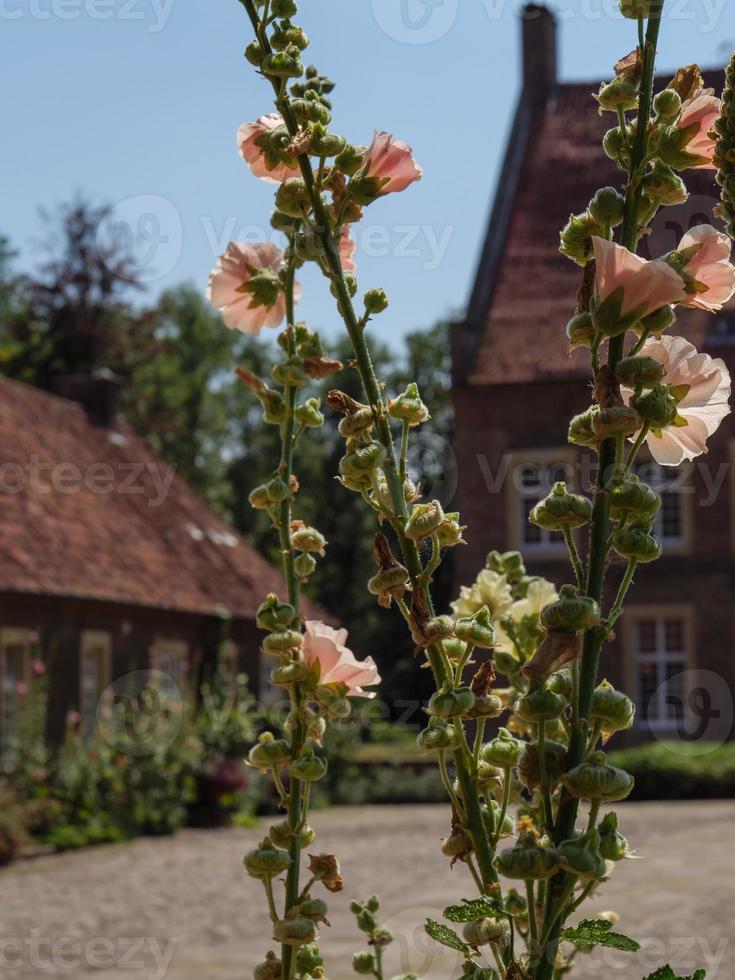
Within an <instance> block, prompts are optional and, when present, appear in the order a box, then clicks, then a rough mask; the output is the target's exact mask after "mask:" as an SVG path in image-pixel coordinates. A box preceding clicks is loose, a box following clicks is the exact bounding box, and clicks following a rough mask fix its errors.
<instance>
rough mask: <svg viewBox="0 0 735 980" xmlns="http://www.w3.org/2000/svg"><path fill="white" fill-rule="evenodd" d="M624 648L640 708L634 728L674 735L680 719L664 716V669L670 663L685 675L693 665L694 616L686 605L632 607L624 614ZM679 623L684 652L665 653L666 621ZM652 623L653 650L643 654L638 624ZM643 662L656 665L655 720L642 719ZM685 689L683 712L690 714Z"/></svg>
mask: <svg viewBox="0 0 735 980" xmlns="http://www.w3.org/2000/svg"><path fill="white" fill-rule="evenodd" d="M625 619H626V646H627V649H628V658H627V660H628V667H629V674H630V675H631V676H629V681H630V683H629V687H630V689H631V690H633V691H634V692H635V701H636V704H637V705H638V706H639V710H638V713H637V714H636V721H635V727H636V728H638V729H642V730H643V731H646V730H648V731H652V732H674V731H676V729H677V727H678V725H679V724H680V720H679V718H678V717H677V716H676V715H675V714H667V712H670V711H671V708H670V706H669V705H667V704H666V701H665V699H666V695H667V691H666V687H665V680H664V679H665V676H666V668H667V666H669V665H671V664H676V665H677V666H679V667H680V672H681V673H686V672H687V671H689V670H690V669H691V665H692V663H693V662H694V650H693V613H692V610H691V608H690V607H688V606H649V607H646V606H635V607H632V608H630V609H629V610H628V611H627V612H626V614H625ZM667 620H678V621H679V622H680V623H681V624H682V636H683V638H684V649H683V650H681V651H667V650H666V636H665V631H666V621H667ZM645 621H652V622H653V623H655V631H656V641H655V650H653V651H647V652H642V651H641V650H640V645H639V630H638V625H639V623H641V622H645ZM642 661H646V662H651V663H653V664H655V669H656V690H657V692H658V703H657V710H658V714H657V717H655V718H650V717H649V718H644V717H643V715H642V713H641V710H640V706H641V705H642V704H643V695H642V692H641V689H642V684H641V671H640V664H641V662H642ZM688 693H689V692H688V690H685V691H684V711H685V718H684V719H683V720H682V721H686V714H687V713H688V711H689V699H688Z"/></svg>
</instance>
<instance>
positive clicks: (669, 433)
mask: <svg viewBox="0 0 735 980" xmlns="http://www.w3.org/2000/svg"><path fill="white" fill-rule="evenodd" d="M640 353H641V357H652V358H654V359H655V360H656V361H658V362H659V364H662V365H663V367H664V370H665V372H666V373H665V375H664V383H665V384H668V385H672V386H673V387H674V388H675V389H677V388H678V389H679V394H682V393H683V397H682V398H681V400H680V401H679V415H680V417H681V418H682V419H683V420H684V422H686V425H670V426H668V427H667V428H666V429H664V430H663V431H662V432H661V433H653V432H651V433H649V435H648V438H647V440H646V441H647V443H648V448H649V449H650V450H651V455H652V456H653V458H654V459H655V460H656V462H657V463H660V464H661V465H662V466H678V465H679V464H680V463H682V462H684V460H691V459H695V458H696V457H697V456H701V455H702V453H706V452H707V439H708V438H709V437H710V436H711V435H712V434H713V433H714V432H716V431H717V428H718V427H719V425H720V423H721V422H722V420H723V419H724V418H725V417H726V416H727V415H729V413H730V405H729V399H730V373H729V371H728V370H727V367H726V365H725V362H724V361H723V360H721V359H720V358H717V359H714V358H712V357H710V356H709V354H700V353H699V352H698V351H697V349H696V348H695V347H694V345H693V344H690V343H689V341H688V340H685V339H684V338H683V337H667V336H663V337H662V338H661V339H660V340H655V339H651V340H647V341H646V343H645V344H644V345H643V347H642V348H641V352H640Z"/></svg>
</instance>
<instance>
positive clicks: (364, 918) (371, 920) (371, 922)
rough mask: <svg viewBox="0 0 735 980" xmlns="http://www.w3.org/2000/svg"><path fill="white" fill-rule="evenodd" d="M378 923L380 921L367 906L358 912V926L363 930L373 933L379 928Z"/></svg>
mask: <svg viewBox="0 0 735 980" xmlns="http://www.w3.org/2000/svg"><path fill="white" fill-rule="evenodd" d="M377 925H378V921H377V919H376V918H375V916H374V915H373V913H372V912H371V911H370V909H368V908H365V907H363V908H362V909H360V911H359V912H358V913H357V928H358V929H360V931H361V932H367V933H371V932H373V931H374V930H375V929H376V928H377Z"/></svg>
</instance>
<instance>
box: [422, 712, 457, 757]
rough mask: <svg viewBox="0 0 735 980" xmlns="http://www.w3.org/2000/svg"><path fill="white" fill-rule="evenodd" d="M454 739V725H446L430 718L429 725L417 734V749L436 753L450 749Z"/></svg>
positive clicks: (444, 722) (438, 719) (455, 734)
mask: <svg viewBox="0 0 735 980" xmlns="http://www.w3.org/2000/svg"><path fill="white" fill-rule="evenodd" d="M456 737H457V733H456V729H455V727H454V725H451V724H448V723H447V722H446V721H444V720H443V719H441V718H430V719H429V724H428V725H427V726H426V728H425V729H424V730H423V731H422V732H419V734H418V738H417V739H416V741H417V743H418V745H419V747H420V748H422V749H425V750H426V751H427V752H438V751H440V750H443V749H449V748H451V747H452V746H453V745H454V741H455V738H456Z"/></svg>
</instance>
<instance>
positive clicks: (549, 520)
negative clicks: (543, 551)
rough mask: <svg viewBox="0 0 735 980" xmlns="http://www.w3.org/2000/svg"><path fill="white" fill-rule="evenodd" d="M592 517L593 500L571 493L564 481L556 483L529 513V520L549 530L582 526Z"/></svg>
mask: <svg viewBox="0 0 735 980" xmlns="http://www.w3.org/2000/svg"><path fill="white" fill-rule="evenodd" d="M591 518H592V501H591V500H588V499H587V497H581V496H579V495H578V494H575V493H570V492H569V491H568V490H567V488H566V485H565V484H564V483H555V484H554V486H553V488H552V490H551V493H549V495H548V496H547V497H545V498H544V499H543V500H540V501H539V502H538V503H537V504H536V506H535V507H534V508H533V509H532V510H531V513H530V514H529V520H530V521H531V523H532V524H536V525H538V527H543V528H546V530H547V531H562V530H563V529H564V528H569V529H570V530H571V529H572V528H575V527H582V525H583V524H587V523H588V521H590V520H591Z"/></svg>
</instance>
